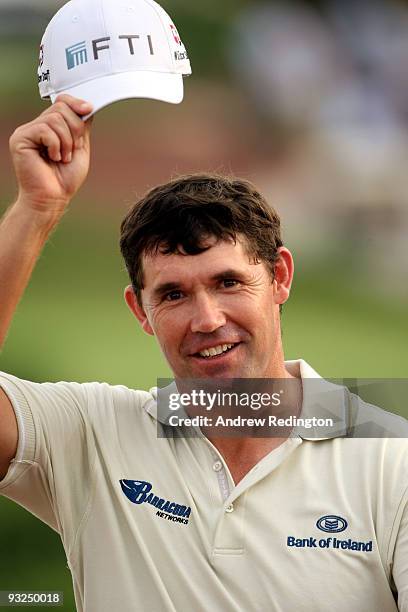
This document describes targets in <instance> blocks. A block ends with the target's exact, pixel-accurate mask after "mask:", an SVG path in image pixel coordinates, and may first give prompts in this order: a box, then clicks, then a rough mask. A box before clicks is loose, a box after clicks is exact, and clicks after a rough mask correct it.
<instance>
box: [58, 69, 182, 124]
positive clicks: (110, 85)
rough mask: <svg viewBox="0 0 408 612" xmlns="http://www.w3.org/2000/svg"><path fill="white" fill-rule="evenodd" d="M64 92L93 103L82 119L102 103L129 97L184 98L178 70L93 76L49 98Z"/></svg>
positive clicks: (174, 102)
mask: <svg viewBox="0 0 408 612" xmlns="http://www.w3.org/2000/svg"><path fill="white" fill-rule="evenodd" d="M63 93H65V94H69V95H71V96H74V97H75V98H80V99H82V100H86V101H87V102H90V103H91V104H92V105H93V111H92V113H91V114H89V115H87V116H86V117H83V119H88V118H89V117H91V116H92V115H94V114H95V113H97V112H98V111H99V110H101V109H102V108H104V107H105V106H108V105H109V104H113V103H114V102H118V101H119V100H128V99H129V98H152V99H153V100H162V101H163V102H170V103H171V104H179V103H180V102H181V101H182V100H183V96H184V86H183V77H182V75H181V74H173V73H169V72H142V71H139V72H120V73H117V74H110V75H107V76H103V77H99V78H96V79H92V80H89V81H86V82H85V83H81V84H80V85H76V86H75V87H70V88H69V89H65V90H63V91H59V92H58V93H54V94H51V96H50V97H51V101H52V102H53V103H54V102H55V100H56V98H57V97H58V96H60V95H61V94H63Z"/></svg>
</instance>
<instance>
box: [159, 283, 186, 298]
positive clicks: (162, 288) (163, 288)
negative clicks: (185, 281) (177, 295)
mask: <svg viewBox="0 0 408 612" xmlns="http://www.w3.org/2000/svg"><path fill="white" fill-rule="evenodd" d="M176 289H180V283H175V282H168V283H160V285H157V287H155V288H154V289H153V295H154V296H155V297H160V296H162V295H164V294H165V293H167V292H168V291H175V290H176Z"/></svg>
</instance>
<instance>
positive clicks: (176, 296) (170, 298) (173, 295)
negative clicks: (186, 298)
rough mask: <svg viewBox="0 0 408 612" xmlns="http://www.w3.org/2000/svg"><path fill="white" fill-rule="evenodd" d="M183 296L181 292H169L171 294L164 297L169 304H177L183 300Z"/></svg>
mask: <svg viewBox="0 0 408 612" xmlns="http://www.w3.org/2000/svg"><path fill="white" fill-rule="evenodd" d="M181 295H182V294H181V291H169V293H166V295H165V296H164V299H165V300H166V301H167V302H175V301H176V300H179V299H180V298H181Z"/></svg>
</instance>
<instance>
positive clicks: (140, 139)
mask: <svg viewBox="0 0 408 612" xmlns="http://www.w3.org/2000/svg"><path fill="white" fill-rule="evenodd" d="M61 4H62V3H61V2H43V3H42V2H39V1H36V2H35V3H34V2H32V3H30V2H29V1H27V2H24V1H22V0H20V1H19V2H17V1H13V2H6V1H2V2H0V75H1V96H0V185H1V187H0V207H1V208H2V210H5V209H6V207H7V205H8V204H10V202H11V201H12V200H13V198H14V196H15V184H14V179H13V173H12V168H11V165H10V161H9V158H8V147H7V142H8V138H9V136H10V134H11V133H12V131H13V130H14V129H15V127H16V126H17V125H19V124H21V123H24V122H27V121H30V120H31V119H32V118H33V117H34V116H35V115H36V114H38V113H39V112H41V111H42V110H43V109H44V108H46V103H44V102H42V101H41V100H40V99H39V97H38V93H37V89H36V67H37V58H38V47H39V41H40V39H41V35H42V32H43V30H44V28H45V25H46V23H47V21H48V20H49V18H50V17H51V16H52V14H53V13H54V12H55V10H56V9H57V8H59V6H61ZM162 4H163V6H164V8H166V9H167V10H168V12H169V13H170V14H171V15H172V17H173V18H174V20H175V22H176V24H177V26H178V28H179V30H180V33H181V35H182V38H183V41H184V42H185V44H186V47H187V48H188V50H189V54H190V58H191V63H192V67H193V76H192V77H191V78H189V79H188V80H186V82H185V100H184V102H183V103H182V104H181V105H180V106H172V105H166V104H163V103H160V102H155V101H146V100H140V101H135V100H132V101H127V102H121V103H118V104H116V105H113V106H111V107H109V108H107V109H105V110H103V111H101V112H100V113H99V114H98V115H97V117H96V119H95V122H94V130H93V131H94V134H93V144H94V146H93V159H92V168H91V173H90V176H89V179H88V181H87V183H86V185H85V186H84V188H83V190H82V191H81V193H80V194H79V196H78V197H77V198H76V200H75V201H74V202H73V203H72V206H71V209H70V211H69V213H68V214H67V215H66V216H65V218H64V219H63V222H62V223H61V226H60V227H59V228H58V230H57V231H56V232H55V233H54V234H53V236H52V237H51V239H50V241H49V243H48V245H47V247H46V249H45V251H44V253H43V255H42V256H41V259H40V261H39V263H38V266H37V268H36V270H35V273H34V276H33V279H32V282H31V283H30V286H29V288H28V290H27V292H26V294H25V297H24V299H23V301H22V303H21V304H20V306H19V308H18V312H17V314H16V316H15V319H14V322H13V325H12V328H11V331H10V334H9V337H8V341H7V343H6V347H5V349H4V351H3V353H2V356H1V364H0V367H1V369H2V370H4V371H6V372H10V373H12V374H15V375H17V376H20V377H22V378H27V379H30V380H35V381H45V380H47V381H57V380H76V381H90V380H99V381H108V382H110V383H115V384H126V385H129V386H131V387H136V388H143V389H147V388H149V387H151V386H153V385H154V384H155V381H156V379H157V378H158V377H166V376H169V375H170V372H169V370H168V368H167V365H166V363H165V362H164V359H163V357H162V355H161V354H160V351H159V349H158V347H157V346H156V344H155V341H154V339H152V338H150V337H148V336H145V335H143V334H142V332H141V331H140V329H139V328H138V324H137V322H136V320H135V319H134V318H132V316H131V314H130V313H129V311H128V310H127V308H126V306H125V303H124V300H123V297H122V296H123V289H124V287H125V286H126V284H127V277H126V273H125V271H124V265H123V263H122V261H121V259H120V255H119V248H118V235H119V225H120V221H121V219H122V217H123V216H124V214H125V212H126V210H127V209H128V207H129V206H130V205H131V203H132V201H134V199H135V198H136V197H138V196H139V195H142V194H143V192H144V191H145V190H146V189H148V188H149V187H151V186H154V185H155V184H157V183H158V182H159V181H166V180H167V179H168V178H170V177H172V176H175V175H177V174H180V173H185V172H193V171H200V170H215V171H221V172H227V173H233V174H237V175H241V176H244V177H246V178H249V179H250V180H253V181H254V182H255V183H256V184H257V185H259V187H260V189H261V190H262V191H264V193H265V194H266V195H267V197H268V199H269V201H270V202H271V204H273V205H274V206H275V207H276V208H277V210H278V211H279V212H280V213H281V216H282V222H283V228H284V236H285V240H286V245H287V246H288V247H289V248H291V249H292V251H293V252H294V255H295V263H296V276H295V282H294V288H293V292H292V295H291V298H290V300H289V302H288V303H287V304H286V305H285V307H284V311H283V334H284V346H285V351H286V357H287V358H288V359H295V358H299V357H302V358H304V359H306V360H307V361H309V362H310V363H311V364H312V365H313V367H314V368H315V369H316V370H317V371H319V372H320V373H321V374H322V375H323V376H326V377H337V378H343V377H345V378H358V377H365V378H370V377H372V378H376V377H378V378H404V377H407V375H408V362H407V356H408V350H407V341H408V333H407V329H408V326H407V323H406V319H407V304H408V289H407V282H406V280H407V260H408V257H407V239H406V237H407V229H408V218H407V201H406V200H407V194H406V177H405V174H406V167H407V166H406V162H407V160H408V154H407V151H408V135H407V134H408V132H407V117H408V113H407V110H408V91H407V89H408V88H407V87H406V83H407V82H408V79H407V78H406V77H407V76H408V75H404V74H402V73H401V72H399V71H403V70H407V66H408V46H407V43H406V41H407V40H408V36H407V33H408V25H407V24H408V18H407V13H406V6H405V4H404V3H402V2H380V1H378V2H370V3H365V2H361V4H359V7H360V8H359V9H358V10H357V8H356V6H355V3H354V4H353V3H351V2H335V1H331V2H329V1H328V2H313V3H302V4H300V3H297V4H291V3H290V4H288V3H284V4H278V3H274V2H267V3H266V2H256V1H255V0H254V1H252V2H251V1H249V0H248V1H245V0H241V1H240V2H238V1H237V0H234V2H232V0H230V1H226V2H223V3H221V4H220V3H219V2H217V3H216V2H214V1H208V0H207V2H205V3H193V4H192V3H188V2H186V1H184V0H174V1H173V2H172V1H170V0H166V2H163V3H162ZM353 11H354V12H353ZM364 11H366V12H364ZM344 23H348V24H350V23H352V24H354V27H348V28H346V29H345V28H344ZM362 24H363V25H362ZM373 40H374V42H373ZM396 66H397V67H398V69H397V68H396ZM404 77H405V78H404ZM404 84H405V85H404ZM405 415H406V416H408V410H407V412H406V413H405ZM67 460H68V458H67ZM6 589H23V590H30V589H32V590H63V591H64V593H65V601H66V603H65V605H64V610H73V609H74V601H73V596H72V588H71V578H70V574H69V570H68V569H67V566H66V560H65V556H64V552H63V550H62V546H61V544H60V542H59V539H58V537H57V536H56V535H55V534H54V533H53V532H51V530H49V529H48V528H46V527H45V526H43V525H42V524H41V523H40V522H39V521H38V520H37V519H35V518H33V517H31V516H30V515H29V514H28V513H27V512H25V511H24V510H22V509H20V508H18V507H17V506H16V505H14V504H12V503H11V502H9V501H7V500H5V499H3V498H2V499H1V500H0V590H6Z"/></svg>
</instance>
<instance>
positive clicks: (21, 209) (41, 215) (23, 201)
mask: <svg viewBox="0 0 408 612" xmlns="http://www.w3.org/2000/svg"><path fill="white" fill-rule="evenodd" d="M68 204H69V201H68V200H61V201H60V200H54V201H52V202H50V201H46V200H41V201H40V200H35V199H32V198H29V197H27V196H24V195H19V196H18V198H17V200H16V201H15V203H14V204H13V206H12V208H11V211H10V213H12V214H15V215H19V216H21V218H22V219H23V220H24V221H25V222H27V223H29V224H30V225H33V226H34V227H36V228H38V229H39V230H42V231H45V232H47V231H48V232H50V231H52V229H53V228H54V227H55V226H56V225H58V223H59V221H60V220H61V218H62V217H63V215H64V213H65V210H66V208H67V206H68Z"/></svg>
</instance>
